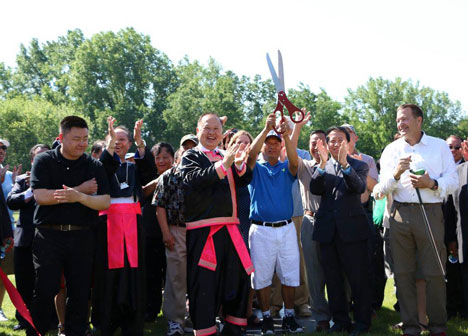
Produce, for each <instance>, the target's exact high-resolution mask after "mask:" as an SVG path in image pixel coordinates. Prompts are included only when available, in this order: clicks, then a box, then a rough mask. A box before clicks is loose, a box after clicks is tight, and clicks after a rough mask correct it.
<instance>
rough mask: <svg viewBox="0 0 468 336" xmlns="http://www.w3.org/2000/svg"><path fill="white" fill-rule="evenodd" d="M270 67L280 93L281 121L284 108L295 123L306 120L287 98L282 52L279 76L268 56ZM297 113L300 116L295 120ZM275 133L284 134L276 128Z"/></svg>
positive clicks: (278, 105)
mask: <svg viewBox="0 0 468 336" xmlns="http://www.w3.org/2000/svg"><path fill="white" fill-rule="evenodd" d="M266 57H267V63H268V67H269V68H270V72H271V77H272V79H273V82H274V83H275V88H276V92H277V93H278V103H277V104H276V108H275V111H279V112H280V113H281V121H283V120H284V114H283V107H284V106H286V109H287V110H288V112H289V116H290V118H291V120H292V121H293V122H294V123H300V122H301V121H302V120H303V119H304V112H303V111H302V110H301V109H299V108H297V107H296V106H294V105H293V103H291V102H290V101H289V99H288V97H286V92H285V91H284V90H285V89H284V72H283V57H282V56H281V52H280V51H279V50H278V74H279V76H278V75H277V74H276V70H275V67H274V66H273V63H272V62H271V59H270V55H268V53H267V55H266ZM296 113H299V114H300V116H299V117H298V118H295V115H296ZM274 129H275V132H276V133H278V134H282V133H283V132H281V131H278V130H277V129H276V128H274Z"/></svg>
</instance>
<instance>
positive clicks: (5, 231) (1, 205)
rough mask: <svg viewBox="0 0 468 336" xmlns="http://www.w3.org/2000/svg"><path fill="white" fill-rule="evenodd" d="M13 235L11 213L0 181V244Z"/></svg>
mask: <svg viewBox="0 0 468 336" xmlns="http://www.w3.org/2000/svg"><path fill="white" fill-rule="evenodd" d="M12 237H13V229H12V227H11V219H10V213H9V212H8V207H7V204H6V200H5V196H4V195H3V189H2V184H1V183H0V245H1V244H3V240H4V239H5V238H12Z"/></svg>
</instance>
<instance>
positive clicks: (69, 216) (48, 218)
mask: <svg viewBox="0 0 468 336" xmlns="http://www.w3.org/2000/svg"><path fill="white" fill-rule="evenodd" d="M59 140H60V143H61V144H60V145H59V146H57V147H56V148H55V149H54V150H51V151H47V152H45V153H42V154H40V155H38V156H37V157H36V158H35V160H34V164H33V167H32V172H31V188H32V189H33V192H34V197H35V199H36V203H37V205H38V206H37V209H36V212H35V214H34V224H35V225H36V228H37V230H36V234H35V237H34V244H33V255H34V268H35V270H36V283H35V292H34V297H33V301H32V304H31V314H32V317H33V321H34V323H35V325H36V327H37V329H38V331H39V332H40V333H41V334H43V335H45V334H46V332H47V329H48V327H49V323H50V318H51V316H52V314H53V312H54V310H53V308H54V301H53V298H54V296H55V295H56V294H57V292H58V291H59V286H60V276H61V273H62V271H63V273H64V275H65V280H66V286H67V295H68V301H67V308H66V322H65V333H66V335H71V336H75V335H80V336H81V335H84V332H85V329H86V325H87V323H86V322H87V313H88V298H89V287H90V282H91V267H92V256H93V243H94V241H93V234H92V232H91V230H90V228H91V226H93V225H95V223H96V222H97V218H98V211H99V210H104V209H107V208H108V207H109V205H110V196H109V185H108V181H107V176H106V174H105V171H104V168H103V167H102V165H101V163H100V162H98V161H96V160H94V159H93V158H91V157H90V156H88V155H87V154H84V151H85V150H86V148H87V146H88V126H87V124H86V122H85V121H84V120H83V119H81V118H80V117H76V116H68V117H65V118H64V119H63V120H62V121H61V122H60V134H59ZM90 179H95V182H96V183H97V186H98V188H97V192H96V193H94V194H93V195H87V194H85V193H83V192H80V191H78V190H77V188H75V187H77V186H79V185H81V184H82V183H83V182H85V181H88V180H90ZM27 334H28V335H35V331H34V330H33V329H32V328H28V333H27Z"/></svg>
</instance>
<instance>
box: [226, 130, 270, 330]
mask: <svg viewBox="0 0 468 336" xmlns="http://www.w3.org/2000/svg"><path fill="white" fill-rule="evenodd" d="M252 142H253V138H252V136H251V135H250V133H249V132H247V131H237V130H236V132H235V133H234V134H233V136H232V138H231V140H230V141H229V145H228V147H230V146H232V145H239V144H245V145H250V144H252ZM249 214H250V193H249V189H248V187H247V186H245V187H239V188H238V189H237V216H238V217H239V221H240V224H239V230H240V233H241V235H242V238H244V242H245V245H246V246H247V247H248V246H249V229H250V218H249ZM253 296H254V291H253V289H250V292H249V301H248V303H247V317H248V318H247V323H248V324H249V325H250V326H260V325H261V324H262V323H261V321H260V320H259V319H258V317H257V316H256V315H255V314H253V311H252V301H253Z"/></svg>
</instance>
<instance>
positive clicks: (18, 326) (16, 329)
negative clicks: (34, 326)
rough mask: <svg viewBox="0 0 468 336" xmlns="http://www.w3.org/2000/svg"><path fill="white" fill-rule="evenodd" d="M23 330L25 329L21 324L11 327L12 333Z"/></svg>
mask: <svg viewBox="0 0 468 336" xmlns="http://www.w3.org/2000/svg"><path fill="white" fill-rule="evenodd" d="M24 329H26V327H25V326H24V325H22V324H17V325H15V326H14V327H13V330H14V331H18V330H24Z"/></svg>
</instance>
